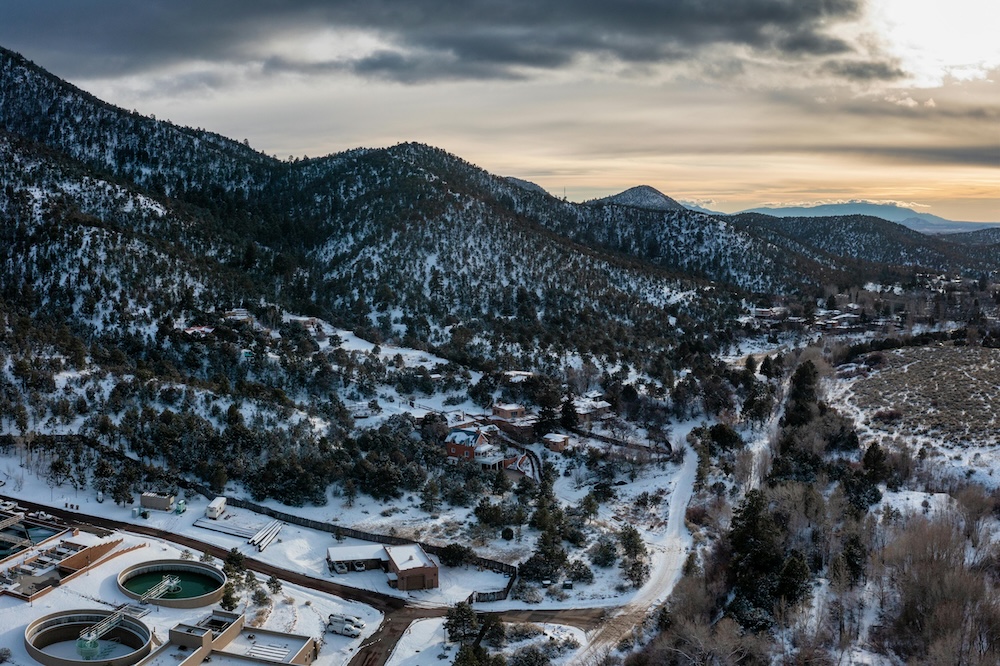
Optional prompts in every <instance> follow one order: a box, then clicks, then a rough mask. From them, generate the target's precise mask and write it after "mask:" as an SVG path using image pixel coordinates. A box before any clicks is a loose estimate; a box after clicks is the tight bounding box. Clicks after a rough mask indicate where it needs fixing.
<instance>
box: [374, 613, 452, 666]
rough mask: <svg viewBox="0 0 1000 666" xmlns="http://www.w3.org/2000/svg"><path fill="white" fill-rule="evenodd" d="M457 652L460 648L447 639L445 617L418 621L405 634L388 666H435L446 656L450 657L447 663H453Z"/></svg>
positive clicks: (390, 657) (387, 663)
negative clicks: (424, 665) (434, 665)
mask: <svg viewBox="0 0 1000 666" xmlns="http://www.w3.org/2000/svg"><path fill="white" fill-rule="evenodd" d="M457 652H458V646H457V645H456V644H455V643H449V642H448V641H447V639H446V637H445V632H444V618H443V617H435V618H429V619H426V620H416V621H414V622H413V623H411V624H410V626H409V627H408V628H407V629H406V631H405V632H403V636H402V638H400V639H399V642H398V643H396V648H395V649H394V650H393V651H392V654H391V655H390V656H389V661H387V662H386V666H422V665H423V664H433V663H435V662H437V661H438V660H440V659H441V655H444V654H446V655H448V657H447V660H446V663H451V662H452V661H453V660H454V658H455V654H457Z"/></svg>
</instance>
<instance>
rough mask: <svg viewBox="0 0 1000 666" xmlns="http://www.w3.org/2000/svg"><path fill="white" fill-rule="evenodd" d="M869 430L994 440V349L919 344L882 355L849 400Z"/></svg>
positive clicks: (998, 385) (997, 386)
mask: <svg viewBox="0 0 1000 666" xmlns="http://www.w3.org/2000/svg"><path fill="white" fill-rule="evenodd" d="M850 402H852V403H853V404H854V405H855V406H856V407H857V408H858V409H860V410H862V411H863V412H866V413H867V414H870V415H871V416H870V417H869V418H868V422H867V424H866V425H868V426H869V427H870V428H871V429H872V430H876V431H881V432H884V433H886V434H893V435H902V436H929V437H934V438H939V439H941V440H942V443H943V444H946V445H952V446H954V445H963V446H968V445H985V444H993V443H995V438H996V432H997V429H998V428H1000V350H997V349H983V348H979V347H921V348H914V349H902V350H899V351H897V352H893V353H887V354H886V355H885V366H884V367H883V368H882V370H880V371H879V372H877V373H875V374H873V375H871V376H869V377H866V378H864V379H859V380H858V381H856V382H855V384H854V386H853V396H852V397H851V399H850Z"/></svg>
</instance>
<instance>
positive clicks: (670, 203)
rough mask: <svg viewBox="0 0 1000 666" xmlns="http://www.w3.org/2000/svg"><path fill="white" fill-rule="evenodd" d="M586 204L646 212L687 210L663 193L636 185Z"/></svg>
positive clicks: (647, 186)
mask: <svg viewBox="0 0 1000 666" xmlns="http://www.w3.org/2000/svg"><path fill="white" fill-rule="evenodd" d="M588 203H592V204H617V205H619V206H632V207H633V208H645V209H647V210H687V209H686V208H685V207H684V206H682V205H681V204H679V203H677V202H676V201H674V200H673V199H671V198H670V197H668V196H667V195H666V194H664V193H663V192H660V191H659V190H657V189H656V188H655V187H650V186H649V185H637V186H636V187H631V188H629V189H627V190H625V191H624V192H619V193H618V194H613V195H611V196H610V197H604V198H603V199H597V200H596V201H591V202H588Z"/></svg>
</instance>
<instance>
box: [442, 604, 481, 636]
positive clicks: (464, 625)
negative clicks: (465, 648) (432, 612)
mask: <svg viewBox="0 0 1000 666" xmlns="http://www.w3.org/2000/svg"><path fill="white" fill-rule="evenodd" d="M444 628H445V631H447V632H448V638H449V639H450V640H453V641H461V642H463V643H464V642H465V641H468V640H471V639H473V638H475V637H476V633H477V632H478V631H479V618H478V617H477V616H476V611H474V610H473V609H472V606H471V605H470V604H469V603H468V602H467V601H461V602H459V603H457V604H455V605H454V606H452V607H451V608H449V609H448V614H447V615H446V616H445V622H444Z"/></svg>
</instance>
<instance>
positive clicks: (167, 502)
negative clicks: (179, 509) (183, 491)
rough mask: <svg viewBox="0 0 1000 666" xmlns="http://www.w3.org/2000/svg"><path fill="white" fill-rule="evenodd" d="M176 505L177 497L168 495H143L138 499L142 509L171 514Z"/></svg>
mask: <svg viewBox="0 0 1000 666" xmlns="http://www.w3.org/2000/svg"><path fill="white" fill-rule="evenodd" d="M176 505H177V497H176V496H175V495H170V494H161V493H143V494H142V495H141V496H140V497H139V506H140V507H142V508H143V509H154V510H155V511H167V512H172V511H173V510H174V508H175V507H176Z"/></svg>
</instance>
